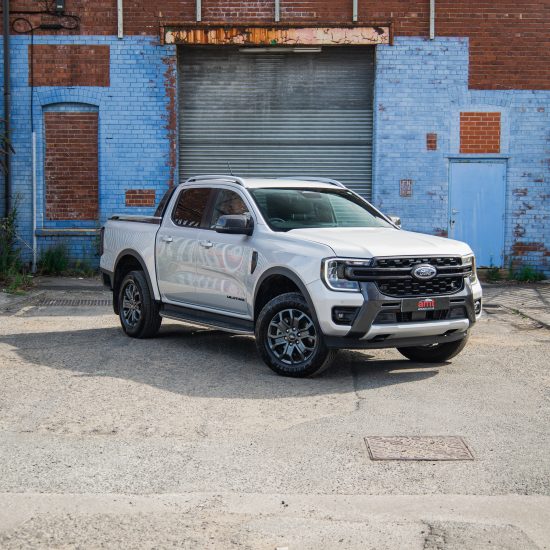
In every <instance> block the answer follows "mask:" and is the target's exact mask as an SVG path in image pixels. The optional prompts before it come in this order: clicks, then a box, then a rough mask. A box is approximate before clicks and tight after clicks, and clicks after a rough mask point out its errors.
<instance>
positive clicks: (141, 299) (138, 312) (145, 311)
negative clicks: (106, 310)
mask: <svg viewBox="0 0 550 550" xmlns="http://www.w3.org/2000/svg"><path fill="white" fill-rule="evenodd" d="M118 310H119V318H120V324H121V325H122V330H123V331H124V332H125V333H126V334H127V335H128V336H131V337H132V338H152V337H153V336H155V335H156V334H157V332H158V331H159V328H160V324H161V322H162V317H161V316H160V315H159V307H158V304H157V303H156V302H155V300H154V299H153V296H151V292H150V291H149V285H148V284H147V280H146V279H145V275H144V273H143V271H130V273H128V275H126V277H124V279H123V280H122V284H121V285H120V290H119V293H118Z"/></svg>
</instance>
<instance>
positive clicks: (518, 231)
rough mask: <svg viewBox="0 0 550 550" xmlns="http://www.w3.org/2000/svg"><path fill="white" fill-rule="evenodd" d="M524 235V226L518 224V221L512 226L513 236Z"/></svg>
mask: <svg viewBox="0 0 550 550" xmlns="http://www.w3.org/2000/svg"><path fill="white" fill-rule="evenodd" d="M524 235H525V227H523V225H520V224H519V223H516V225H515V227H514V237H516V238H520V237H523V236H524Z"/></svg>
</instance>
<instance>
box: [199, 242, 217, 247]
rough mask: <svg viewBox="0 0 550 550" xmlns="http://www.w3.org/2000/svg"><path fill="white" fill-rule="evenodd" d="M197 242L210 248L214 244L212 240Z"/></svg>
mask: <svg viewBox="0 0 550 550" xmlns="http://www.w3.org/2000/svg"><path fill="white" fill-rule="evenodd" d="M199 244H200V245H201V246H202V247H203V248H212V247H213V246H214V243H213V242H212V241H199Z"/></svg>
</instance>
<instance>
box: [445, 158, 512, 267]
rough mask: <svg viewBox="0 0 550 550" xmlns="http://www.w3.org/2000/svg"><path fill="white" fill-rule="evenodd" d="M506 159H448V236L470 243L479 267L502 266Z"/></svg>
mask: <svg viewBox="0 0 550 550" xmlns="http://www.w3.org/2000/svg"><path fill="white" fill-rule="evenodd" d="M505 199H506V162H505V161H502V160H497V159H495V160H473V159H472V160H458V161H452V162H451V168H450V197H449V214H450V215H449V236H450V237H451V238H452V239H457V240H459V241H464V242H466V243H468V244H469V245H470V247H471V248H472V250H473V251H474V254H475V255H476V261H477V265H478V266H479V267H493V266H494V267H503V263H504V214H505Z"/></svg>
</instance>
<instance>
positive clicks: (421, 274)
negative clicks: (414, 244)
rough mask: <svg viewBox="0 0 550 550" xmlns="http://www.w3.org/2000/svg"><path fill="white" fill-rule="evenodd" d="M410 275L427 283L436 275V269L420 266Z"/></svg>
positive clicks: (431, 266) (429, 266) (430, 266)
mask: <svg viewBox="0 0 550 550" xmlns="http://www.w3.org/2000/svg"><path fill="white" fill-rule="evenodd" d="M412 275H413V277H414V278H416V279H420V280H421V281H429V280H430V279H433V278H434V277H435V276H436V275H437V269H436V268H435V267H434V266H433V265H430V264H421V265H417V266H416V267H415V268H414V269H413V270H412Z"/></svg>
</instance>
